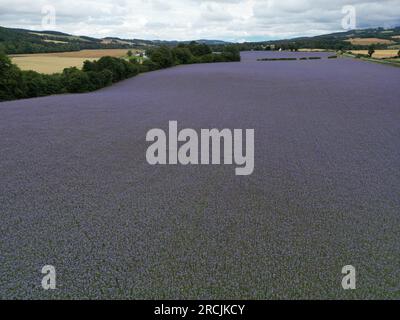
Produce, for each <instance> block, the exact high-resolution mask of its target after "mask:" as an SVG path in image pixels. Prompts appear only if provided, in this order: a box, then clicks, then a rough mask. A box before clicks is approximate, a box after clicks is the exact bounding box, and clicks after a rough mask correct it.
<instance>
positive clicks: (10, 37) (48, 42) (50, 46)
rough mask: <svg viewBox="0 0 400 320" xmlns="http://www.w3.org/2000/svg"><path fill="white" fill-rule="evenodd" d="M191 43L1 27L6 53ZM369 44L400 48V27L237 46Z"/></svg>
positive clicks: (359, 47) (212, 42)
mask: <svg viewBox="0 0 400 320" xmlns="http://www.w3.org/2000/svg"><path fill="white" fill-rule="evenodd" d="M189 42H190V41H165V40H143V39H120V38H117V37H106V38H102V39H97V38H93V37H87V36H75V35H70V34H67V33H63V32H57V31H32V30H25V29H12V28H4V27H0V51H5V52H6V53H7V54H18V53H20V54H24V53H42V52H62V51H78V50H83V49H127V48H137V49H140V48H142V49H146V48H149V47H154V46H160V45H166V46H176V45H178V44H179V43H185V44H187V43H189ZM196 42H198V43H202V44H207V45H209V46H212V47H213V49H215V50H218V48H219V47H220V46H225V45H227V44H230V43H229V42H225V41H221V40H207V39H200V40H196ZM370 44H374V46H375V48H376V49H400V27H396V28H391V29H385V28H371V29H360V30H350V31H345V32H338V33H332V34H326V35H319V36H315V37H300V38H294V39H284V40H275V41H261V42H248V43H243V44H236V46H237V47H239V49H240V50H265V49H268V48H271V47H272V46H275V47H276V46H277V47H281V48H282V49H301V48H307V49H331V50H363V49H366V48H367V47H368V46H369V45H370Z"/></svg>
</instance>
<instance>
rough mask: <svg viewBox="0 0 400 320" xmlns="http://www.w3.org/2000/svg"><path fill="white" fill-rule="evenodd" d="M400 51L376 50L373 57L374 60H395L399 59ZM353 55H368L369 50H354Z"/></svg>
mask: <svg viewBox="0 0 400 320" xmlns="http://www.w3.org/2000/svg"><path fill="white" fill-rule="evenodd" d="M398 52H399V50H375V53H374V54H373V55H372V57H373V58H377V59H382V58H393V57H397V54H398ZM351 53H353V54H368V50H353V51H351Z"/></svg>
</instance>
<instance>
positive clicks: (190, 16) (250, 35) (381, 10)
mask: <svg viewBox="0 0 400 320" xmlns="http://www.w3.org/2000/svg"><path fill="white" fill-rule="evenodd" d="M48 5H51V6H53V7H54V9H55V12H56V20H55V21H56V25H55V26H52V25H51V24H50V25H49V24H48V25H45V29H53V30H57V31H62V32H67V33H72V34H77V35H88V36H94V37H105V36H117V37H121V38H128V39H131V38H142V39H165V40H172V39H176V40H190V39H203V38H207V39H221V40H230V41H244V40H247V41H253V40H257V41H258V40H268V39H279V38H290V37H296V36H310V35H317V34H323V33H329V32H335V31H342V30H343V28H342V19H343V17H344V15H345V14H343V13H342V9H343V7H344V6H346V5H353V6H354V7H355V9H356V18H357V19H356V22H357V27H358V28H366V27H376V26H383V27H393V26H400V0H377V1H374V0H352V1H351V0H214V1H212V0H208V1H205V0H53V1H49V0H0V25H1V26H5V27H19V28H27V29H35V30H42V29H43V27H42V20H43V17H44V14H42V10H44V12H49V8H48V7H46V6H48ZM46 10H47V11H46ZM45 21H50V22H51V20H49V19H45Z"/></svg>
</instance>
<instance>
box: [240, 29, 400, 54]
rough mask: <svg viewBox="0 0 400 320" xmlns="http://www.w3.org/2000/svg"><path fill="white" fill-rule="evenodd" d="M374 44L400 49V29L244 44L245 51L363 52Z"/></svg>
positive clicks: (362, 30)
mask: <svg viewBox="0 0 400 320" xmlns="http://www.w3.org/2000/svg"><path fill="white" fill-rule="evenodd" d="M371 44H373V45H374V46H375V47H376V49H400V27H395V28H391V29H385V28H370V29H359V30H349V31H345V32H337V33H331V34H325V35H319V36H315V37H300V38H294V39H284V40H275V41H264V42H250V43H244V44H242V45H241V46H242V47H245V48H243V49H253V50H254V49H255V50H257V49H259V50H263V49H265V46H272V45H274V46H279V47H282V48H283V49H289V48H297V49H301V48H308V49H333V50H362V49H366V48H367V47H368V46H369V45H371Z"/></svg>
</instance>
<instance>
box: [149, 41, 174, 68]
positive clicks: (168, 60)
mask: <svg viewBox="0 0 400 320" xmlns="http://www.w3.org/2000/svg"><path fill="white" fill-rule="evenodd" d="M150 59H151V60H152V61H153V62H154V63H155V64H156V65H157V66H158V68H160V69H163V68H168V67H172V66H173V65H174V63H175V57H174V54H173V53H172V50H171V49H170V48H168V47H166V46H162V47H159V48H157V49H156V50H154V51H153V52H151V56H150Z"/></svg>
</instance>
